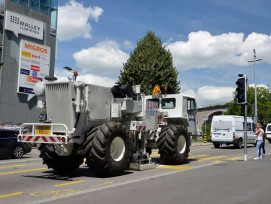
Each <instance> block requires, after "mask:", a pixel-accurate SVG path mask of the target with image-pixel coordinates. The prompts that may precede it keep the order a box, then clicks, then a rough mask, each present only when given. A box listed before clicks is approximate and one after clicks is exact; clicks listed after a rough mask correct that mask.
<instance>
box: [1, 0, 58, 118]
mask: <svg viewBox="0 0 271 204" xmlns="http://www.w3.org/2000/svg"><path fill="white" fill-rule="evenodd" d="M5 9H6V10H9V11H12V12H16V13H18V14H21V15H25V16H27V17H30V18H34V19H37V20H39V21H42V22H44V38H43V40H38V39H35V38H31V37H28V36H25V35H21V34H19V35H18V37H16V36H15V35H14V33H13V32H11V31H8V30H4V33H3V34H4V36H3V37H4V43H3V47H2V52H3V55H2V60H1V62H2V63H3V65H2V66H0V122H37V121H38V115H39V112H38V110H37V109H36V97H34V98H32V99H31V100H30V101H27V97H28V95H27V94H21V93H17V83H18V70H19V55H20V41H21V39H23V40H27V41H30V42H33V43H38V44H42V45H45V46H48V47H50V48H51V56H50V71H49V72H50V74H49V75H50V76H53V75H54V66H55V45H56V36H53V35H50V16H49V15H46V14H43V13H40V12H38V11H35V10H32V9H29V8H26V7H24V6H22V5H19V4H16V3H13V2H11V1H6V4H5Z"/></svg>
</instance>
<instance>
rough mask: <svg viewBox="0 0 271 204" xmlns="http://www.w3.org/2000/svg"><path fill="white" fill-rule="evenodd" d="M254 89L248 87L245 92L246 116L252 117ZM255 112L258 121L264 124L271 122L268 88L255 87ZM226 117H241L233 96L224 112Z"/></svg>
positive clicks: (238, 106)
mask: <svg viewBox="0 0 271 204" xmlns="http://www.w3.org/2000/svg"><path fill="white" fill-rule="evenodd" d="M254 90H255V89H254V87H248V90H247V116H249V117H253V116H254V113H255V111H254V109H255V108H254V106H255V105H254V101H255V100H254V97H255V92H254ZM257 107H258V108H257V110H258V111H257V112H258V121H259V122H262V123H263V122H265V121H268V122H270V121H271V118H270V117H271V93H269V88H266V87H257ZM225 114H226V115H243V111H242V110H241V106H240V105H238V104H237V103H236V96H235V95H234V98H233V100H232V101H231V102H230V103H229V104H228V111H227V112H225Z"/></svg>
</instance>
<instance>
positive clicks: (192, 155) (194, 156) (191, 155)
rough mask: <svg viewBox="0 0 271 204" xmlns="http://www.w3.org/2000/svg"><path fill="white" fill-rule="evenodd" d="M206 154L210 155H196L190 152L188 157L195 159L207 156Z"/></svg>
mask: <svg viewBox="0 0 271 204" xmlns="http://www.w3.org/2000/svg"><path fill="white" fill-rule="evenodd" d="M208 156H210V155H208V154H198V155H195V154H190V155H189V157H188V159H195V158H200V157H208Z"/></svg>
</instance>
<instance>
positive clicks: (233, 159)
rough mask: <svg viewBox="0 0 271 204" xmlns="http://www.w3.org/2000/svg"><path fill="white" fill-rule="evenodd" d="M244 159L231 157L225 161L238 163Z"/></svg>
mask: <svg viewBox="0 0 271 204" xmlns="http://www.w3.org/2000/svg"><path fill="white" fill-rule="evenodd" d="M243 159H244V157H231V158H226V159H225V160H227V161H237V160H243Z"/></svg>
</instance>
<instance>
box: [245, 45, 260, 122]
mask: <svg viewBox="0 0 271 204" xmlns="http://www.w3.org/2000/svg"><path fill="white" fill-rule="evenodd" d="M253 55H254V56H253V60H252V61H248V62H253V63H254V101H255V102H254V104H255V108H254V109H255V110H254V111H255V114H254V118H253V119H254V123H255V124H257V123H258V109H257V86H256V62H258V61H261V60H262V59H256V50H255V49H253Z"/></svg>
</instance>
